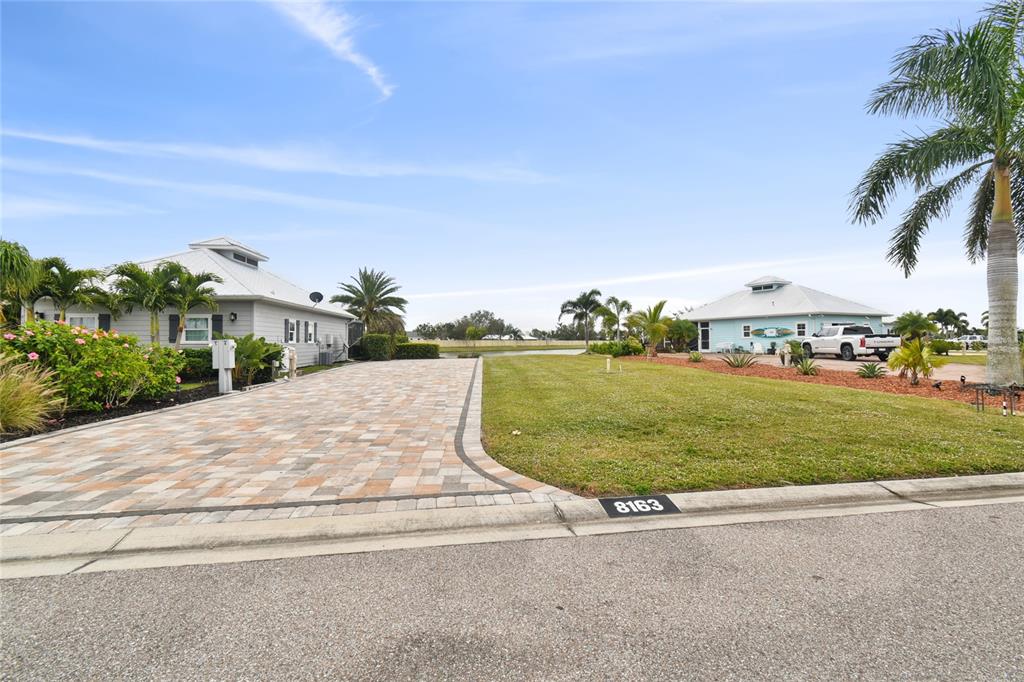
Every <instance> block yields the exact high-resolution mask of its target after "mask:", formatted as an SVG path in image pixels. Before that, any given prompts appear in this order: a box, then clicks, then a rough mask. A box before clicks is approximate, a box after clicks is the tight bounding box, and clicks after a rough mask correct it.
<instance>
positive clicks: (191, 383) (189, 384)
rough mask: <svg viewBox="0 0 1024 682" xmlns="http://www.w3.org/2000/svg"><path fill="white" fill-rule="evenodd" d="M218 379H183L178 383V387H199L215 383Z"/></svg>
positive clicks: (183, 389) (183, 388)
mask: <svg viewBox="0 0 1024 682" xmlns="http://www.w3.org/2000/svg"><path fill="white" fill-rule="evenodd" d="M215 383H217V382H216V381H209V380H208V381H183V382H181V383H180V384H178V388H180V389H181V390H182V391H188V390H190V389H193V388H199V387H200V386H206V385H207V384H215Z"/></svg>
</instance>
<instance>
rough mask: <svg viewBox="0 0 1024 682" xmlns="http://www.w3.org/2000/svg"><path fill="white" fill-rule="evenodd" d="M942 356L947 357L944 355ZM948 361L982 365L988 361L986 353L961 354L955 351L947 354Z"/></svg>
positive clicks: (953, 363)
mask: <svg viewBox="0 0 1024 682" xmlns="http://www.w3.org/2000/svg"><path fill="white" fill-rule="evenodd" d="M942 357H943V358H945V357H947V356H945V355H943V356H942ZM948 357H949V363H950V364H951V365H982V366H984V365H985V363H986V362H988V353H973V354H971V355H961V354H960V353H957V352H956V351H952V352H950V354H949V356H948Z"/></svg>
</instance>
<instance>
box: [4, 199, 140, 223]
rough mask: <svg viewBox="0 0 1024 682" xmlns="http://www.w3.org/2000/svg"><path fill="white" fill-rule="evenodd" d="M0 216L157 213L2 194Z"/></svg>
mask: <svg viewBox="0 0 1024 682" xmlns="http://www.w3.org/2000/svg"><path fill="white" fill-rule="evenodd" d="M0 208H2V210H0V215H2V217H3V219H4V220H35V219H40V218H58V217H61V216H87V215H111V216H112V215H131V214H137V213H157V212H158V211H154V210H152V209H148V208H145V207H143V206H136V205H133V204H122V203H101V204H97V203H90V202H83V201H79V200H75V199H53V198H47V197H32V196H21V195H12V194H4V195H3V198H2V201H0Z"/></svg>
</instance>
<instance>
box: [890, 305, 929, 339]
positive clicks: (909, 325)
mask: <svg viewBox="0 0 1024 682" xmlns="http://www.w3.org/2000/svg"><path fill="white" fill-rule="evenodd" d="M891 328H892V331H893V332H894V333H896V334H899V335H900V336H902V337H903V338H905V339H909V340H913V339H920V338H921V337H922V336H928V335H929V334H934V333H935V332H937V331H939V327H938V325H937V324H935V322H933V321H932V320H931V318H929V317H928V316H927V315H925V314H924V313H922V312H921V311H920V310H911V311H909V312H906V313H903V314H902V315H900V316H899V317H897V318H896V320H895V321H894V322H893V323H892V325H891Z"/></svg>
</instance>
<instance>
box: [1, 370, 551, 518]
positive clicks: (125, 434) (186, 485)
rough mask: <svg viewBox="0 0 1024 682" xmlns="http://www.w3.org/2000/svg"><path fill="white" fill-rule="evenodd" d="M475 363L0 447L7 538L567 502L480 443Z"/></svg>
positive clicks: (370, 377) (271, 389)
mask: <svg viewBox="0 0 1024 682" xmlns="http://www.w3.org/2000/svg"><path fill="white" fill-rule="evenodd" d="M481 385H482V368H481V367H480V364H479V361H477V360H415V361H400V362H399V361H396V362H386V363H365V364H358V365H353V366H348V367H343V368H340V369H337V370H333V371H327V372H321V373H318V374H314V375H311V376H308V377H301V378H299V379H298V380H296V381H293V382H288V383H279V384H275V385H273V386H268V387H265V388H261V389H258V390H254V391H251V392H248V393H243V394H238V395H233V396H230V397H226V398H222V399H217V400H212V401H207V402H202V403H196V404H192V405H185V406H182V407H180V408H176V409H172V410H167V411H164V412H159V413H153V414H148V415H143V416H140V417H131V418H128V419H126V420H123V421H120V422H115V423H109V424H104V425H100V426H93V427H86V428H83V429H79V430H73V431H68V432H61V433H57V434H52V435H49V436H46V437H42V438H40V439H37V440H34V441H29V442H26V443H22V444H18V442H14V443H12V444H11V445H10V446H9V447H7V448H5V449H3V450H0V474H2V475H0V515H2V516H0V523H2V524H3V526H2V532H3V533H4V534H5V535H10V534H18V533H43V532H53V531H69V530H95V529H98V528H104V527H125V526H133V527H134V526H145V525H172V524H183V523H208V522H216V521H222V520H227V521H241V520H257V519H266V518H289V517H292V518H294V517H299V516H312V515H318V516H326V515H334V514H345V513H365V512H381V511H394V510H405V509H416V508H435V507H445V506H472V505H483V504H513V503H516V502H535V501H547V500H549V499H551V498H552V497H555V498H559V497H571V495H570V494H569V493H565V492H562V491H560V490H558V489H557V488H553V487H551V486H546V485H544V484H541V483H538V482H536V481H533V480H530V479H528V478H526V477H524V476H521V475H519V474H516V473H514V472H512V471H509V470H508V469H506V468H504V467H502V466H501V465H499V464H497V463H496V462H494V461H493V460H491V459H490V458H489V457H488V456H487V454H486V453H485V452H484V451H483V448H482V447H481V445H480V392H481Z"/></svg>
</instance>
